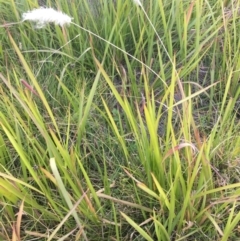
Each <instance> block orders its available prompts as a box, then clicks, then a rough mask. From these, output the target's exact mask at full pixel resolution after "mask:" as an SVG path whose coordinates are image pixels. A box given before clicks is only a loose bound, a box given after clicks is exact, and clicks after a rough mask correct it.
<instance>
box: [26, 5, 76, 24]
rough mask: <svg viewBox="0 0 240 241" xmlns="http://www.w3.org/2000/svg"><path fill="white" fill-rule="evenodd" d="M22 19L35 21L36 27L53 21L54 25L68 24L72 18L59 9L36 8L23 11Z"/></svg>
mask: <svg viewBox="0 0 240 241" xmlns="http://www.w3.org/2000/svg"><path fill="white" fill-rule="evenodd" d="M22 19H23V20H22V21H32V22H34V23H36V26H35V27H36V28H43V27H45V25H46V24H48V23H54V24H55V25H60V26H61V27H62V26H63V25H65V24H66V25H69V24H70V23H71V22H72V18H71V17H69V16H68V15H67V14H65V13H62V12H60V11H56V10H55V9H53V8H38V9H33V10H32V11H28V12H26V13H23V15H22Z"/></svg>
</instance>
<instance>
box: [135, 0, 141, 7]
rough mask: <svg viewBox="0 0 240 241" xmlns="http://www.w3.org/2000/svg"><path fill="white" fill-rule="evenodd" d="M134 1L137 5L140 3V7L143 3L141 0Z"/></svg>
mask: <svg viewBox="0 0 240 241" xmlns="http://www.w3.org/2000/svg"><path fill="white" fill-rule="evenodd" d="M133 2H134V3H135V4H137V5H139V6H140V7H142V3H141V1H140V0H133Z"/></svg>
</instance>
